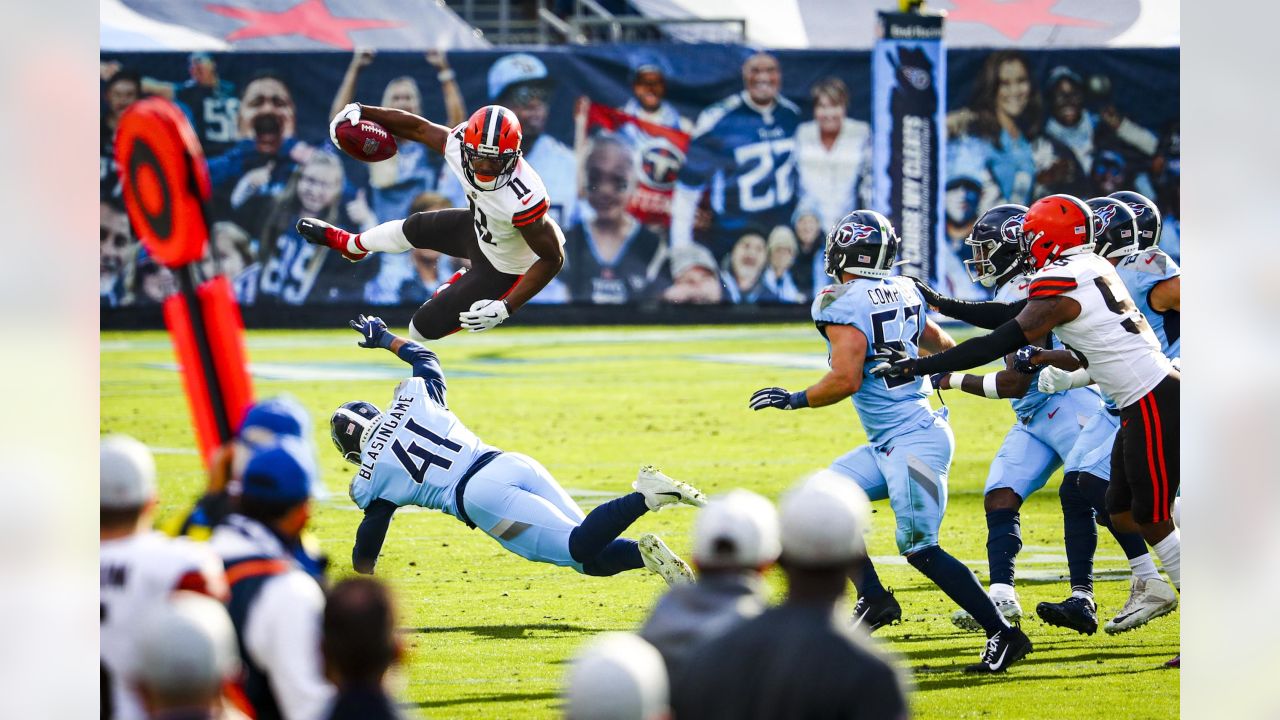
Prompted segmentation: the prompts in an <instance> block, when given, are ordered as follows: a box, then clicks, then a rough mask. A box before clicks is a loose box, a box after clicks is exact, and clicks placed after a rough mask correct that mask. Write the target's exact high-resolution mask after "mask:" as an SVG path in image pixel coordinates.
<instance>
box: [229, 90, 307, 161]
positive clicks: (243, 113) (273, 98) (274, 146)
mask: <svg viewBox="0 0 1280 720" xmlns="http://www.w3.org/2000/svg"><path fill="white" fill-rule="evenodd" d="M295 111H296V110H295V107H294V104H293V93H291V92H289V86H288V85H285V82H284V79H282V78H281V77H280V76H279V75H276V74H275V73H273V72H270V71H264V72H260V73H258V74H257V75H255V76H254V77H253V79H251V80H250V81H249V82H248V83H247V84H245V86H244V93H243V94H242V95H241V96H240V135H241V137H247V138H250V139H252V140H253V142H254V145H255V146H256V147H257V150H258V152H260V153H264V154H267V155H274V154H275V153H277V152H278V151H279V150H280V146H281V145H282V144H283V143H284V141H285V138H290V137H293V133H294V130H295V127H296V122H297V118H296V116H295Z"/></svg>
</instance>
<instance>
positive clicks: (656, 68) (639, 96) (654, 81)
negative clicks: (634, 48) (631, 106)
mask: <svg viewBox="0 0 1280 720" xmlns="http://www.w3.org/2000/svg"><path fill="white" fill-rule="evenodd" d="M667 75H668V72H667V65H666V62H665V61H664V60H663V58H662V56H661V55H656V54H653V53H642V54H640V55H637V56H636V57H635V58H633V59H632V61H631V92H632V94H633V95H634V96H635V98H636V102H638V103H640V107H642V108H644V110H645V111H646V112H654V111H656V110H657V109H658V108H659V107H661V106H662V101H663V99H664V98H666V96H667Z"/></svg>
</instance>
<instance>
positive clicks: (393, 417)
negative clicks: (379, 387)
mask: <svg viewBox="0 0 1280 720" xmlns="http://www.w3.org/2000/svg"><path fill="white" fill-rule="evenodd" d="M493 449H494V448H492V447H490V446H489V445H486V444H485V443H483V442H481V441H480V438H478V437H476V435H475V433H473V432H471V431H470V430H468V429H467V427H466V426H465V425H463V424H462V421H461V420H459V419H458V416H457V415H454V414H453V413H452V412H451V411H450V410H449V408H447V407H444V406H442V405H441V404H439V403H438V402H436V401H435V400H434V399H433V398H432V397H431V395H430V394H429V393H428V390H427V384H426V383H425V382H424V381H423V380H422V378H416V377H415V378H409V379H408V380H405V381H404V382H402V383H400V384H399V385H398V386H396V391H395V395H394V396H393V397H392V400H391V405H390V406H389V407H388V408H387V410H386V412H384V413H383V414H382V418H381V419H380V420H379V421H378V424H377V425H375V426H374V429H373V435H372V436H371V437H370V438H369V442H368V443H366V444H365V447H364V450H363V452H361V453H360V470H359V471H358V472H357V473H356V476H355V478H354V479H353V480H352V481H351V499H352V501H354V502H355V504H356V505H357V506H359V507H361V508H366V507H368V506H369V503H371V502H373V501H374V500H376V499H378V498H381V499H383V500H390V501H391V502H393V503H395V504H396V505H398V506H400V507H404V506H406V505H418V506H420V507H425V508H430V509H432V510H440V511H443V512H446V513H449V514H450V515H455V514H456V513H455V510H454V496H453V495H454V489H455V487H456V486H457V484H458V481H459V480H461V479H462V475H463V474H464V473H465V472H466V471H467V469H468V468H470V467H471V465H472V463H474V462H475V460H476V458H477V457H479V456H480V455H483V454H484V453H486V452H489V451H490V450H493Z"/></svg>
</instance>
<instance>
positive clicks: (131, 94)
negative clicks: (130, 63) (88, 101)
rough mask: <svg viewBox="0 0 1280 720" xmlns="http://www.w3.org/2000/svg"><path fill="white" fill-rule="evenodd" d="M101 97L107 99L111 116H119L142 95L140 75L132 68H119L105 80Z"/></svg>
mask: <svg viewBox="0 0 1280 720" xmlns="http://www.w3.org/2000/svg"><path fill="white" fill-rule="evenodd" d="M102 97H103V99H104V100H106V101H107V110H108V111H109V116H110V117H111V118H119V117H120V113H122V112H124V110H125V108H127V107H129V106H130V105H132V104H134V103H135V102H137V101H138V98H140V97H142V76H141V75H139V74H138V73H136V72H134V71H132V70H121V71H120V72H117V73H116V74H115V75H112V76H111V79H110V80H108V81H107V86H106V87H105V88H103V91H102Z"/></svg>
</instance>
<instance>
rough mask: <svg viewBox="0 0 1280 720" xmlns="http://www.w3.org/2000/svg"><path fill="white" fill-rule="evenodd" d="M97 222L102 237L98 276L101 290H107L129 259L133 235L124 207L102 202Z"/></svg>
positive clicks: (99, 250)
mask: <svg viewBox="0 0 1280 720" xmlns="http://www.w3.org/2000/svg"><path fill="white" fill-rule="evenodd" d="M100 213H101V214H100V215H99V219H98V223H99V226H100V229H101V233H102V238H101V241H100V244H99V246H98V276H99V281H100V284H101V289H102V292H109V291H110V290H111V288H112V287H113V286H114V285H115V283H116V281H117V279H118V278H119V277H120V273H121V272H123V271H124V268H125V265H126V263H127V262H128V261H129V256H130V254H131V253H130V248H131V246H132V245H133V235H132V234H131V232H130V227H129V216H128V214H127V213H125V211H124V208H120V207H117V206H116V205H114V204H112V203H109V202H103V203H101V206H100Z"/></svg>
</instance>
